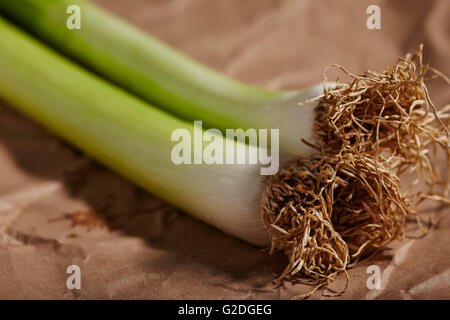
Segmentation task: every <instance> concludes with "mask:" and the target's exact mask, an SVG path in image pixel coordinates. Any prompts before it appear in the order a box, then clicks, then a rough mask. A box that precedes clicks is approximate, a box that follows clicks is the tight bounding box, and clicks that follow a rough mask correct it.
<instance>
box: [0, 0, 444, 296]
mask: <svg viewBox="0 0 450 320" xmlns="http://www.w3.org/2000/svg"><path fill="white" fill-rule="evenodd" d="M97 2H98V3H100V4H101V5H102V6H104V7H106V8H108V9H110V10H111V11H113V12H115V13H117V14H119V15H121V16H123V17H124V18H126V19H127V20H129V21H132V22H133V23H134V24H136V25H138V26H139V27H141V28H143V29H145V30H147V31H148V32H150V33H152V34H154V35H156V36H157V37H159V38H161V39H162V40H164V41H166V42H167V43H169V44H171V45H173V46H175V47H176V48H178V49H180V50H181V51H183V52H185V53H187V54H189V55H191V56H193V57H195V58H196V59H198V60H200V61H202V62H204V63H206V64H208V65H210V66H211V67H213V68H216V69H218V70H220V71H222V72H224V73H226V74H228V75H230V76H232V77H235V78H238V79H241V80H245V81H247V82H250V83H253V84H256V85H260V86H265V87H268V88H283V89H288V88H301V87H304V86H308V85H312V84H315V83H318V82H320V81H321V74H322V70H323V68H324V66H326V65H327V64H329V63H332V62H336V63H339V64H342V65H345V66H346V67H347V68H348V69H349V70H351V71H352V72H354V73H361V72H363V71H365V70H366V69H375V70H382V69H383V68H384V67H385V66H386V65H392V64H393V63H394V62H395V60H396V59H397V57H399V56H403V55H404V54H405V53H406V52H411V51H414V50H415V49H416V48H417V46H418V45H419V43H421V42H423V43H424V45H425V53H424V57H425V61H429V62H431V63H432V65H433V66H434V67H436V68H437V69H439V70H441V71H443V72H444V73H446V74H447V75H448V74H450V65H449V63H448V61H449V58H450V56H449V55H450V20H449V19H448V17H449V14H450V3H449V2H448V1H446V0H436V1H422V0H415V1H400V0H397V1H368V0H364V1H359V0H358V1H356V0H355V1H332V0H327V1H325V0H322V1H312V0H309V1H308V0H295V1H294V0H285V1H281V0H248V1H240V0H215V1H209V0H195V1H194V0H190V1H188V0H173V1H167V0H153V1H146V0H129V1H126V2H124V1H119V0H98V1H97ZM370 4H378V5H380V7H381V27H382V29H381V30H369V29H367V27H366V19H367V17H368V14H367V13H366V8H367V7H368V6H369V5H370ZM431 94H432V97H433V99H434V101H435V103H436V104H437V105H442V104H444V103H449V102H450V90H449V88H448V87H446V85H445V84H444V83H443V82H442V81H435V82H434V83H433V84H432V85H431ZM443 170H445V168H443ZM422 211H423V212H424V214H425V216H427V217H432V218H433V222H434V230H433V231H432V232H431V233H429V234H427V235H425V236H422V235H421V234H420V232H418V231H417V226H416V225H415V224H414V223H409V224H408V235H409V236H408V237H407V238H406V239H405V240H404V241H402V242H399V241H397V242H395V243H393V244H392V245H391V246H390V247H389V249H388V250H386V251H384V252H383V253H381V254H379V255H378V256H376V257H374V258H372V259H370V260H367V261H363V262H361V263H360V264H359V265H358V266H357V267H355V268H353V269H351V270H350V271H349V277H350V281H349V287H348V289H347V291H346V292H345V293H344V294H343V295H341V296H340V297H338V298H344V299H449V298H450V237H449V236H450V212H449V211H450V210H449V207H448V206H438V205H435V204H430V205H428V206H426V207H424V208H423V209H422ZM285 263H286V261H285V258H284V257H283V256H282V255H278V254H275V255H273V256H269V255H268V254H267V252H263V251H262V250H261V249H259V248H256V247H253V246H251V245H248V244H246V243H244V242H241V241H239V240H237V239H234V238H232V237H229V236H227V235H225V234H223V233H221V232H220V231H218V230H216V229H214V228H212V227H209V226H208V225H205V224H203V223H201V222H198V221H196V220H194V219H192V218H190V217H188V216H187V215H185V214H183V213H182V212H180V211H179V210H177V209H174V208H172V207H170V206H169V205H167V204H165V203H164V202H163V201H161V200H159V199H156V198H155V197H153V196H152V195H150V194H148V193H146V192H144V191H142V190H140V189H138V188H137V187H135V186H133V185H132V184H131V183H129V182H127V181H125V180H124V179H122V178H120V177H118V176H117V175H115V174H114V173H112V172H110V171H109V170H107V169H105V168H103V167H102V166H100V165H98V164H96V163H95V162H93V161H92V160H90V159H89V158H88V157H86V156H85V155H83V154H81V153H80V152H78V151H76V150H74V149H73V148H71V147H69V146H68V145H66V144H65V143H64V142H61V141H60V140H59V139H57V138H55V137H54V136H52V135H50V134H49V133H47V132H46V131H45V130H44V129H42V128H41V127H39V126H38V125H36V124H35V123H33V122H32V121H30V120H28V119H26V118H25V117H23V116H21V115H19V114H18V113H16V112H15V111H13V110H12V109H10V108H9V106H8V105H7V104H6V103H5V102H3V101H1V102H0V298H2V299H18V298H25V299H36V298H39V299H41V298H44V299H108V298H114V299H131V298H139V299H288V298H292V297H293V296H295V295H299V294H302V293H306V292H308V291H309V290H310V288H311V287H309V286H307V285H305V284H292V283H285V284H283V285H281V286H277V285H275V284H273V282H272V281H273V280H274V279H275V278H276V276H277V275H279V274H280V272H281V271H282V270H283V267H284V266H285ZM70 265H77V266H79V267H80V270H81V289H73V290H69V289H68V288H67V285H66V281H67V278H68V277H69V276H70V274H68V273H66V268H67V267H68V266H70ZM371 265H376V266H378V267H379V270H380V271H381V288H380V289H374V290H372V289H369V288H368V286H367V281H368V278H369V277H370V276H371V275H372V273H367V270H368V267H369V266H371ZM370 270H372V269H370ZM369 282H370V279H369ZM344 286H345V277H344V276H341V277H339V279H338V280H337V281H336V282H334V283H333V284H332V285H330V286H329V288H328V289H326V290H325V289H323V290H319V291H317V292H316V293H315V294H314V295H313V296H312V298H313V299H328V297H327V295H328V294H329V293H332V292H336V291H340V290H341V289H342V288H343V287H344Z"/></svg>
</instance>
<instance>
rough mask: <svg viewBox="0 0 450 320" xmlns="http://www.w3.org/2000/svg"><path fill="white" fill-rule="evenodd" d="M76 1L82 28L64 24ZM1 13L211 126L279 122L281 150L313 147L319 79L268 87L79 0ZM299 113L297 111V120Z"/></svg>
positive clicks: (4, 6) (13, 6)
mask: <svg viewBox="0 0 450 320" xmlns="http://www.w3.org/2000/svg"><path fill="white" fill-rule="evenodd" d="M74 4H75V5H78V6H79V7H80V9H81V29H80V30H69V29H68V28H67V27H66V20H67V19H68V16H69V15H68V14H67V13H66V9H67V8H68V7H69V6H70V5H74ZM0 13H1V14H3V15H5V16H6V17H8V18H9V19H11V20H13V21H14V22H15V23H17V24H19V25H21V26H23V27H25V28H26V29H27V30H29V31H30V32H32V33H33V34H35V35H36V36H38V37H39V38H41V39H42V40H44V41H46V42H47V43H49V44H50V45H52V46H54V47H55V48H57V49H58V50H59V51H61V52H63V53H64V54H65V55H67V56H69V57H71V58H73V59H74V60H76V61H78V62H80V63H82V64H84V65H86V66H87V67H89V68H90V69H92V70H95V72H97V73H99V74H100V75H102V76H103V77H105V78H107V79H109V80H110V81H112V82H114V83H116V84H118V85H119V86H120V87H121V88H124V89H126V90H127V91H129V92H131V93H132V94H134V95H136V96H138V97H140V98H142V99H144V100H146V101H147V102H150V103H152V104H154V105H155V106H157V107H159V108H163V109H166V110H167V111H169V112H171V113H173V114H175V115H176V116H178V117H180V118H183V119H186V120H190V121H194V120H202V121H203V122H204V124H205V126H207V127H209V128H218V129H221V130H222V131H224V130H226V129H228V128H243V129H248V128H266V129H271V128H274V129H275V128H276V129H279V130H280V131H279V139H280V142H279V144H280V151H281V152H284V153H289V154H296V155H302V156H303V155H305V154H311V153H313V149H312V148H310V147H309V146H307V145H306V144H304V143H302V142H301V139H302V138H303V139H305V140H308V141H313V138H314V137H313V135H312V132H313V130H312V128H313V123H314V107H315V106H316V103H309V104H305V105H303V106H301V107H300V106H298V103H299V102H301V101H305V100H307V99H310V98H313V97H316V96H318V95H320V94H322V93H323V89H322V85H317V86H314V87H311V88H309V89H306V90H299V91H271V90H265V89H262V88H258V87H253V86H250V85H247V84H245V83H242V82H239V81H236V80H233V79H230V78H228V77H226V76H224V75H222V74H220V73H218V72H215V71H213V70H211V69H209V68H207V67H206V66H204V65H201V64H199V63H197V62H195V61H193V60H191V59H190V58H188V57H186V56H184V55H182V54H180V53H178V52H177V51H175V50H174V49H172V48H169V47H168V46H166V45H165V44H163V43H162V42H160V41H159V40H157V39H155V38H152V37H151V36H149V35H148V34H146V33H144V32H142V31H140V30H138V29H137V28H135V27H133V26H132V25H130V24H128V23H127V22H125V21H123V20H122V19H119V18H118V17H115V16H113V15H112V14H110V13H108V12H106V11H105V10H103V9H101V8H99V7H97V6H95V5H93V4H92V3H89V2H88V1H84V0H52V1H42V0H19V1H18V0H0ZM299 119H302V121H301V123H299Z"/></svg>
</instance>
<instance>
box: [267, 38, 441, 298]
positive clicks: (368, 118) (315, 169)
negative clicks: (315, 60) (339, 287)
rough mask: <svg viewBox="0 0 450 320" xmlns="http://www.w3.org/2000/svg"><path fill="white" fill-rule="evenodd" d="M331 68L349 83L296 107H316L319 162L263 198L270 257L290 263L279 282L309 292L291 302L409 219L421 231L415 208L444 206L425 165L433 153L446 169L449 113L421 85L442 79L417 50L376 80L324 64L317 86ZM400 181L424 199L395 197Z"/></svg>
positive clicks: (295, 171)
mask: <svg viewBox="0 0 450 320" xmlns="http://www.w3.org/2000/svg"><path fill="white" fill-rule="evenodd" d="M330 67H337V68H339V69H340V70H342V72H344V73H345V74H346V75H348V76H350V77H351V79H352V81H351V82H349V83H339V82H337V84H336V86H335V87H334V88H332V89H330V88H327V87H326V86H325V85H324V95H322V96H320V97H317V98H316V99H313V100H309V101H306V102H304V103H307V102H311V101H314V100H316V101H318V107H317V110H316V112H317V115H316V123H315V129H316V130H315V131H316V134H317V141H319V142H318V145H317V144H316V149H317V150H318V151H319V152H318V154H317V155H315V156H312V157H310V158H305V159H296V160H295V161H292V162H290V163H289V164H288V165H287V166H285V167H284V168H282V169H280V171H279V172H278V173H277V174H276V175H274V176H271V177H270V178H269V179H268V183H267V186H266V192H265V194H264V197H263V200H262V216H263V221H264V224H265V226H266V228H267V230H268V232H269V235H270V238H271V241H272V245H271V249H270V252H271V253H272V252H276V251H281V252H284V253H285V254H286V255H287V256H288V257H289V263H288V265H287V267H286V268H285V270H284V271H283V273H282V274H281V276H280V279H284V278H286V279H293V278H294V277H295V276H296V275H298V274H300V275H302V276H303V277H306V278H308V279H312V280H313V281H314V282H315V283H316V284H317V285H316V286H315V288H314V289H313V290H312V291H311V292H309V293H308V294H306V295H303V296H299V298H305V297H308V296H309V295H311V294H312V293H313V292H314V291H316V290H317V289H318V288H320V287H322V286H324V285H327V284H329V283H331V282H332V281H334V280H335V279H336V277H337V276H338V275H339V274H340V273H345V274H347V269H348V268H349V267H351V266H353V265H354V264H356V263H357V262H358V261H359V260H360V259H362V258H365V257H367V256H370V255H372V254H374V253H376V252H377V251H378V250H380V249H382V248H384V247H386V246H387V245H388V244H389V243H390V242H392V241H393V240H396V239H399V240H401V239H402V238H403V236H404V225H405V221H406V218H407V217H408V216H409V215H415V216H416V218H417V221H418V223H419V226H420V227H421V228H422V230H423V231H424V232H426V229H425V228H423V226H422V225H421V223H420V219H419V215H418V206H419V204H420V203H421V202H423V201H424V200H426V199H431V200H436V201H441V202H444V203H447V204H448V203H450V200H449V198H448V190H449V180H450V179H449V175H450V173H448V174H447V175H446V177H445V178H444V179H442V177H440V175H439V173H438V171H437V170H436V169H435V167H434V165H433V161H432V160H433V159H432V151H435V149H436V148H437V147H440V148H441V150H443V152H444V153H445V155H446V157H447V170H448V168H449V167H450V139H449V129H448V124H449V123H448V121H449V118H450V105H448V106H446V107H444V108H442V109H441V110H438V109H437V108H436V107H435V105H434V104H433V102H432V101H431V99H430V97H429V93H428V89H427V87H426V85H425V83H426V82H428V81H429V80H431V79H433V78H435V77H437V76H439V77H441V78H443V79H444V80H445V81H447V82H448V83H449V84H450V81H449V79H448V78H446V77H445V76H444V75H443V74H441V73H440V72H439V71H437V70H434V69H432V68H430V67H429V66H428V65H424V64H423V62H422V46H420V47H419V49H418V50H417V52H416V53H415V54H413V55H408V56H407V57H406V58H400V59H399V60H398V61H397V63H396V64H395V65H394V66H393V67H391V68H387V69H386V70H385V71H384V72H381V73H378V72H374V71H367V72H366V73H364V74H363V75H359V76H358V75H354V74H352V73H350V72H349V71H347V70H346V69H345V68H344V67H342V66H340V65H336V64H333V65H331V66H328V67H327V68H326V69H325V71H324V83H325V82H326V81H327V78H326V71H327V70H328V69H329V68H330ZM429 71H431V72H432V73H433V74H432V76H427V73H428V72H429ZM306 143H308V144H309V145H312V142H306ZM407 173H408V174H411V173H413V174H414V175H415V178H416V179H415V181H414V183H419V182H423V183H424V184H425V186H426V191H425V192H424V191H423V190H421V191H418V192H413V193H412V192H409V193H406V192H405V191H403V190H402V187H401V184H400V181H401V179H400V177H402V175H403V174H407ZM347 280H348V276H347ZM344 290H345V289H344Z"/></svg>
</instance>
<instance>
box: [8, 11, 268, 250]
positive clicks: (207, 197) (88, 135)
mask: <svg viewBox="0 0 450 320" xmlns="http://www.w3.org/2000/svg"><path fill="white" fill-rule="evenodd" d="M0 38H1V39H2V41H0V96H2V97H3V98H5V99H6V100H7V101H9V102H10V103H11V104H12V105H13V106H14V107H16V108H17V109H19V110H20V111H21V112H23V113H24V114H26V115H28V116H30V117H32V118H33V119H35V120H36V121H38V122H40V123H41V124H43V125H44V126H46V127H47V128H49V129H50V130H51V131H53V132H54V133H56V134H57V135H59V136H61V137H62V138H64V139H66V140H67V141H69V142H70V143H72V144H73V145H74V146H76V147H78V148H80V149H81V150H83V151H85V152H86V153H88V154H90V155H91V156H92V157H94V158H95V159H97V160H98V161H100V162H102V163H104V164H105V165H106V166H108V167H110V168H111V169H113V170H115V171H116V172H118V173H119V174H121V175H123V176H125V177H127V178H129V179H130V180H132V181H134V182H135V183H136V184H138V185H140V186H141V187H143V188H144V189H146V190H148V191H150V192H152V193H153V194H155V195H156V196H158V197H160V198H162V199H164V200H166V201H167V202H168V203H171V204H173V205H175V206H177V207H178V208H181V209H182V210H184V211H186V212H187V213H189V214H191V215H192V216H194V217H196V218H198V219H200V220H202V221H204V222H206V223H208V224H210V225H212V226H215V227H217V228H219V229H221V230H223V231H224V232H226V233H228V234H231V235H234V236H236V237H238V238H240V239H242V240H245V241H247V242H249V243H252V244H255V245H259V246H266V245H268V244H269V243H270V241H269V236H268V234H267V231H266V230H265V228H264V224H263V222H262V220H261V197H262V192H263V190H264V185H265V180H264V176H261V175H260V171H259V167H260V166H259V165H249V164H246V165H206V164H197V165H175V164H174V163H172V161H171V147H173V142H172V141H171V139H170V137H171V134H172V132H173V131H174V130H176V129H180V128H183V129H186V130H189V131H190V132H193V131H194V130H195V128H194V126H193V125H192V124H190V123H188V122H185V121H183V120H180V119H177V118H176V117H174V116H173V115H170V114H168V113H166V112H165V111H162V110H160V109H158V108H155V107H153V106H151V105H149V104H147V103H145V102H143V101H141V100H139V99H138V98H136V97H134V96H132V95H130V94H129V93H127V92H125V91H123V90H121V89H120V88H118V87H115V86H114V85H112V84H110V83H108V82H106V81H105V80H103V79H101V78H99V77H97V76H95V75H93V74H91V73H90V72H88V71H86V70H84V69H82V68H81V67H79V66H78V65H77V64H74V63H73V62H71V61H70V60H67V59H66V58H64V57H62V56H61V55H59V54H58V53H56V52H54V51H52V50H51V49H49V48H48V47H46V46H44V45H43V44H41V43H39V42H37V41H36V40H34V39H33V38H31V37H30V36H28V35H27V34H25V33H23V32H22V31H21V30H19V29H17V28H16V27H14V26H13V25H11V24H9V23H8V22H6V21H5V20H3V19H1V18H0ZM215 138H216V139H224V140H225V139H226V138H223V137H222V136H219V135H218V136H216V137H215ZM194 143H195V142H194ZM232 144H233V148H234V147H238V144H239V142H237V141H232ZM247 147H249V146H247Z"/></svg>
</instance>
